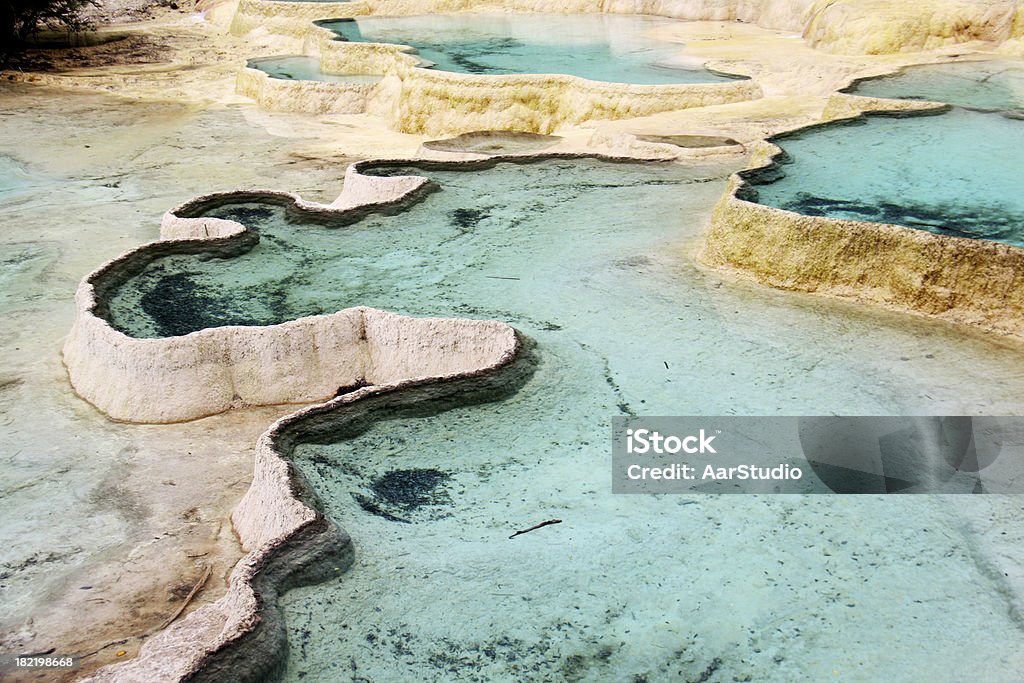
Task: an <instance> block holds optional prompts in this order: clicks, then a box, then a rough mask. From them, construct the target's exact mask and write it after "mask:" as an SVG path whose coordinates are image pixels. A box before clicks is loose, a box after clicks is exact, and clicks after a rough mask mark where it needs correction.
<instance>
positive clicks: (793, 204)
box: [779, 192, 1019, 239]
mask: <svg viewBox="0 0 1024 683" xmlns="http://www.w3.org/2000/svg"><path fill="white" fill-rule="evenodd" d="M779 208H782V209H785V210H787V211H794V212H796V213H800V214H803V215H805V216H826V217H828V216H832V217H846V218H853V219H855V220H862V221H870V222H873V223H892V224H895V225H907V226H911V227H918V228H925V229H927V230H929V231H930V232H935V233H938V234H942V235H953V236H957V237H970V238H974V239H999V238H1001V237H1006V236H1009V235H1010V234H1012V231H1013V229H1014V228H1015V227H1016V226H1017V225H1018V224H1019V221H1018V220H1014V217H1013V215H1012V214H1011V213H1009V212H1008V211H1006V210H1000V209H999V208H998V207H992V208H986V207H972V209H973V210H972V212H971V216H970V217H967V216H965V215H964V214H963V210H964V207H944V206H941V205H935V206H921V205H912V204H895V203H892V202H879V203H878V204H868V203H864V202H857V201H852V200H845V199H833V198H830V197H817V196H814V195H811V194H808V193H806V192H801V193H799V194H797V195H796V196H795V197H794V199H793V200H791V201H788V202H784V203H783V205H782V206H780V207H779Z"/></svg>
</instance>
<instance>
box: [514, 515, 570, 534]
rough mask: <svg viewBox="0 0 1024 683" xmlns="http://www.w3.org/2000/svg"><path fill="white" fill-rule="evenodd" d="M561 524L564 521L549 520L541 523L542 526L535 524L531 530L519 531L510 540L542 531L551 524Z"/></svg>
mask: <svg viewBox="0 0 1024 683" xmlns="http://www.w3.org/2000/svg"><path fill="white" fill-rule="evenodd" d="M561 523H562V520H560V519H549V520H548V521H546V522H541V523H540V524H535V525H534V526H531V527H530V528H529V529H523V530H522V531H517V532H515V533H514V534H512V535H511V536H509V538H515V537H516V536H518V535H519V534H528V533H530V532H531V531H536V530H537V529H540V528H541V527H545V526H548V525H549V524H561Z"/></svg>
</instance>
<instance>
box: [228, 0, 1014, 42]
mask: <svg viewBox="0 0 1024 683" xmlns="http://www.w3.org/2000/svg"><path fill="white" fill-rule="evenodd" d="M467 10H473V11H481V12H484V11H497V12H502V11H515V12H551V13H587V12H607V13H617V14H650V15H657V16H664V17H670V18H675V19H681V20H695V21H743V22H746V23H751V24H756V25H758V26H761V27H763V28H768V29H778V30H782V31H789V32H793V33H800V34H802V35H803V36H804V38H805V39H806V40H807V42H808V43H809V44H810V45H811V46H812V47H815V48H818V49H821V50H823V51H826V52H834V53H841V54H888V53H896V52H907V51H918V50H929V49H934V48H937V47H942V46H945V45H951V44H956V43H964V42H968V41H975V40H982V41H990V42H994V43H1001V42H1003V41H1006V40H1008V39H1015V40H1013V42H1012V43H1011V44H1010V46H1008V51H1010V52H1013V51H1014V50H1015V49H1017V46H1018V45H1019V42H1020V41H1021V40H1022V33H1021V28H1020V27H1021V25H1022V20H1021V16H1022V14H1021V12H1022V11H1024V2H1022V0H919V1H917V2H905V3H899V2H892V0H492V1H489V2H479V1H478V0H359V1H357V2H351V3H289V2H275V1H272V0H242V1H241V3H240V4H239V8H238V11H237V13H236V16H235V19H234V23H233V24H232V31H233V32H234V33H236V34H237V35H241V34H244V33H247V32H249V31H252V30H255V29H261V30H264V31H268V32H270V33H279V34H282V35H290V36H303V35H306V33H307V31H308V22H309V21H311V20H312V19H317V18H345V17H356V16H362V15H366V14H376V15H391V16H400V15H412V14H428V13H434V12H458V11H467Z"/></svg>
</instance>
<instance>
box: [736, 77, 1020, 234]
mask: <svg viewBox="0 0 1024 683" xmlns="http://www.w3.org/2000/svg"><path fill="white" fill-rule="evenodd" d="M848 91H849V92H851V93H852V94H856V95H864V96H871V97H883V98H890V99H921V100H929V101H935V102H944V103H946V104H949V105H954V106H953V107H952V108H951V109H950V110H949V111H945V112H942V111H939V112H927V113H923V114H916V115H906V114H903V115H901V114H887V113H873V114H872V113H869V114H867V115H866V116H864V117H861V118H859V119H856V120H852V121H845V122H843V121H841V122H836V123H832V124H825V125H821V126H815V127H812V128H808V129H805V130H803V131H797V132H795V133H789V134H784V135H781V136H777V137H776V138H774V140H775V141H776V142H777V143H778V144H779V145H780V146H781V147H782V149H783V150H784V154H783V155H782V156H781V157H779V158H778V159H777V162H778V164H777V166H775V167H772V168H769V169H765V170H759V171H751V172H748V173H747V174H746V175H747V177H748V180H749V182H750V184H749V185H748V186H747V187H746V188H744V189H743V190H742V191H741V197H742V198H744V199H750V200H751V201H757V202H759V203H761V204H766V205H768V206H774V207H776V208H780V209H785V210H788V211H794V212H796V213H801V214H805V215H809V216H828V217H832V218H846V219H853V220H860V221H871V222H878V223H894V224H897V225H905V226H908V227H912V228H918V229H921V230H927V231H928V232H933V233H937V234H942V235H954V236H959V237H970V238H976V239H987V240H994V241H997V242H1005V243H1007V244H1012V245H1015V246H1024V180H1022V178H1024V161H1022V159H1021V156H1020V154H1019V152H1018V150H1019V149H1021V145H1024V122H1022V120H1021V119H1022V112H1021V107H1022V106H1024V64H1022V63H1021V62H1013V61H1006V60H999V61H994V62H964V63H954V64H932V65H926V66H918V67H910V68H907V69H905V70H903V71H901V72H900V73H897V74H894V75H891V76H882V77H878V78H871V79H865V80H861V81H858V82H857V83H855V84H854V85H853V86H852V87H851V88H849V89H848Z"/></svg>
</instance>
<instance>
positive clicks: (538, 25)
mask: <svg viewBox="0 0 1024 683" xmlns="http://www.w3.org/2000/svg"><path fill="white" fill-rule="evenodd" d="M317 23H318V24H320V25H321V26H324V27H326V28H328V29H330V30H332V31H334V32H335V33H337V34H338V35H339V36H340V37H342V38H343V39H345V40H349V41H355V42H376V43H394V44H399V45H409V46H412V47H414V48H416V51H417V54H418V55H419V56H420V58H422V59H424V60H426V61H427V62H429V63H430V64H432V65H433V68H436V69H439V70H442V71H454V72H457V73H470V74H569V75H573V76H580V77H582V78H589V79H591V80H595V81H607V82H614V83H636V84H646V85H666V84H672V83H717V82H721V81H727V80H733V77H730V76H725V75H721V74H716V73H713V72H711V71H708V70H706V69H704V68H702V67H701V66H700V65H694V64H692V63H687V62H685V61H683V60H681V59H680V58H679V54H680V53H681V52H682V49H683V46H682V45H680V44H673V43H668V42H664V41H659V40H654V39H652V38H649V37H646V36H645V34H646V33H648V32H650V31H652V30H654V29H655V28H657V27H659V26H665V25H667V24H670V23H672V22H671V21H669V20H666V19H658V18H654V17H643V16H625V15H598V14H588V15H554V14H552V15H545V14H434V15H424V16H413V17H368V18H360V19H355V20H352V19H337V20H330V21H323V22H317Z"/></svg>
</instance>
